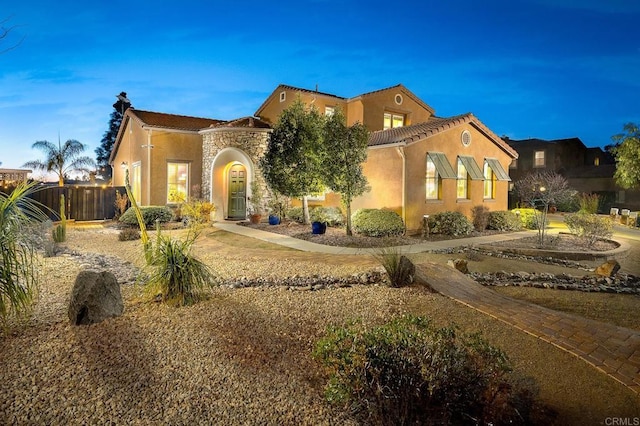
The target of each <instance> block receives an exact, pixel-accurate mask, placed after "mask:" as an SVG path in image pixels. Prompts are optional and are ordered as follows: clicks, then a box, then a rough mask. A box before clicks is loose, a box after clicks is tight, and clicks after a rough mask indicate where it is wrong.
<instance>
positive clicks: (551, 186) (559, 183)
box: [514, 172, 572, 246]
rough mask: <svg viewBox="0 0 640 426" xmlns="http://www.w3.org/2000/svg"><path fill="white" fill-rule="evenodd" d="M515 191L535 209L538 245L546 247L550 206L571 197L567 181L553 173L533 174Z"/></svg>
mask: <svg viewBox="0 0 640 426" xmlns="http://www.w3.org/2000/svg"><path fill="white" fill-rule="evenodd" d="M514 191H515V193H516V195H517V196H518V197H519V198H520V200H521V201H522V202H524V203H526V204H528V205H529V206H531V207H533V209H534V211H535V221H536V229H537V230H538V244H539V245H541V246H542V245H544V237H545V224H546V223H547V214H548V213H549V206H551V205H558V204H559V203H562V202H563V201H565V200H566V199H567V198H568V197H570V196H571V193H572V191H571V188H569V184H568V182H567V180H566V179H565V178H564V177H563V176H561V175H559V174H557V173H553V172H542V173H531V174H529V175H527V176H525V177H524V178H522V179H520V180H519V181H517V182H516V183H515V186H514Z"/></svg>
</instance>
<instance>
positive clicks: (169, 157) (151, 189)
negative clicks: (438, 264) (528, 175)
mask: <svg viewBox="0 0 640 426" xmlns="http://www.w3.org/2000/svg"><path fill="white" fill-rule="evenodd" d="M298 97H300V99H302V101H303V102H305V103H306V104H309V105H314V106H315V107H317V108H318V109H319V110H320V111H321V112H323V113H325V114H332V113H333V112H334V111H335V109H336V108H341V109H342V110H343V111H344V112H345V115H346V117H347V124H353V123H355V122H361V123H363V124H364V125H365V126H367V128H368V129H369V130H370V131H371V132H372V133H371V137H370V141H369V148H368V159H367V161H366V163H365V164H364V172H365V175H366V176H367V179H368V181H369V184H370V186H371V191H369V192H368V193H366V194H365V195H363V196H361V197H358V198H356V199H355V200H354V202H353V204H352V207H353V208H354V209H357V208H363V207H371V208H383V207H384V208H389V209H392V210H395V211H397V212H398V213H399V214H400V215H401V216H402V217H403V219H404V221H405V224H406V225H407V229H409V230H417V229H419V228H420V226H421V224H422V218H423V215H425V214H433V213H436V212H440V211H447V210H449V211H460V212H462V213H464V214H466V215H467V216H470V212H471V209H472V208H473V207H474V206H476V205H484V206H486V207H487V208H488V209H489V210H505V209H506V208H507V202H508V185H509V181H510V178H509V175H508V173H507V172H506V170H508V167H509V164H510V163H511V162H512V160H514V159H516V158H517V157H518V154H517V153H516V151H515V150H514V149H513V148H512V147H510V146H509V145H508V144H507V143H505V142H504V141H503V140H502V139H500V138H499V137H498V136H496V135H495V134H494V133H493V132H492V131H491V130H489V129H488V128H487V127H486V126H485V125H484V124H483V123H482V122H480V120H478V119H477V118H476V117H475V116H474V115H473V114H471V113H467V114H463V115H458V116H454V117H448V118H443V117H437V116H435V115H434V109H433V108H432V107H430V106H429V105H427V104H426V103H425V102H423V101H422V100H421V99H419V98H418V97H417V96H416V95H415V94H413V93H412V92H411V91H409V90H408V89H407V88H406V87H404V86H403V85H397V86H393V87H389V88H386V89H381V90H377V91H374V92H369V93H365V94H361V95H358V96H355V97H351V98H345V97H340V96H336V95H332V94H328V93H323V92H320V91H318V90H308V89H301V88H296V87H292V86H287V85H280V86H278V87H277V88H276V89H275V90H274V91H273V92H272V93H271V94H270V95H269V96H268V97H267V99H266V100H265V101H264V102H263V104H262V105H261V106H260V107H259V108H258V110H257V111H256V112H255V114H254V116H253V117H245V118H240V119H238V120H232V121H221V120H215V119H206V118H195V117H183V116H176V115H169V114H162V113H153V112H148V111H139V110H134V109H129V110H127V111H126V112H125V117H124V119H123V122H122V125H121V128H120V131H119V133H118V137H117V140H116V144H115V146H114V150H113V152H112V155H111V160H110V164H111V165H112V167H113V169H114V174H113V176H114V179H113V182H114V184H115V185H122V184H123V183H124V171H125V170H129V173H130V175H131V183H132V187H133V189H134V194H135V195H136V198H139V199H140V200H141V204H143V205H147V204H167V203H172V202H173V201H175V194H176V193H180V194H183V195H184V196H202V197H203V198H205V199H207V200H211V201H212V202H213V203H214V204H215V205H216V207H217V211H216V219H227V218H230V219H239V218H244V217H246V213H247V212H246V207H247V200H248V199H250V197H251V192H250V187H251V185H250V184H251V182H252V181H253V180H256V181H257V184H258V186H261V187H263V188H266V185H265V183H264V179H263V178H262V174H261V173H260V170H259V166H258V165H259V159H260V158H261V156H262V155H263V154H264V152H265V150H266V147H267V141H268V138H269V133H270V131H271V125H272V124H273V123H275V122H276V121H277V119H278V116H279V114H280V113H281V112H282V110H283V109H285V108H286V107H288V106H289V105H290V104H291V103H292V102H293V101H294V100H295V99H297V98H298ZM121 166H122V167H121ZM198 187H199V188H200V190H197V188H198ZM339 201H340V199H339V196H338V195H336V194H332V193H327V194H325V195H324V196H323V197H319V198H318V199H317V200H316V203H320V204H324V205H338V204H339Z"/></svg>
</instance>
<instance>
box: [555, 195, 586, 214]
mask: <svg viewBox="0 0 640 426" xmlns="http://www.w3.org/2000/svg"><path fill="white" fill-rule="evenodd" d="M556 208H557V209H558V211H559V212H565V213H574V212H577V211H578V210H579V209H580V195H579V194H578V191H575V190H571V191H570V193H569V195H567V197H566V198H565V199H562V200H560V201H559V202H558V203H557V205H556Z"/></svg>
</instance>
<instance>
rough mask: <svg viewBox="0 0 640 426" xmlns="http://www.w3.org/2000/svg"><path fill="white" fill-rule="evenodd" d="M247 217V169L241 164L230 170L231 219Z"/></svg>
mask: <svg viewBox="0 0 640 426" xmlns="http://www.w3.org/2000/svg"><path fill="white" fill-rule="evenodd" d="M246 217H247V170H246V169H245V168H244V166H243V165H241V164H235V165H233V166H231V169H230V170H229V219H246Z"/></svg>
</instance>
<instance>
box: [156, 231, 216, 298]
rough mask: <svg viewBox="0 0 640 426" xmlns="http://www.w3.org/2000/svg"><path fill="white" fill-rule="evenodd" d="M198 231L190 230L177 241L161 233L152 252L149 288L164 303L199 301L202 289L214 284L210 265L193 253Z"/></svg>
mask: <svg viewBox="0 0 640 426" xmlns="http://www.w3.org/2000/svg"><path fill="white" fill-rule="evenodd" d="M197 236H198V234H197V233H196V232H189V234H188V235H187V237H186V239H184V240H176V239H173V238H171V237H169V236H164V235H158V239H157V242H156V247H155V250H154V255H153V262H152V266H151V268H152V272H151V274H150V276H149V280H148V286H149V287H148V288H149V290H150V291H151V292H152V294H153V295H154V296H156V295H160V297H161V298H162V300H163V301H164V302H168V303H170V304H176V305H179V306H183V305H190V304H192V303H194V302H196V301H197V300H198V297H199V296H200V295H201V293H202V291H203V290H205V289H206V288H210V287H212V286H214V285H215V283H216V279H215V276H214V274H213V272H212V271H211V270H210V269H209V267H208V266H207V265H206V264H204V263H203V262H202V261H200V260H199V259H196V258H195V257H193V256H192V255H191V247H192V246H193V243H194V242H195V240H196V238H197Z"/></svg>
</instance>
